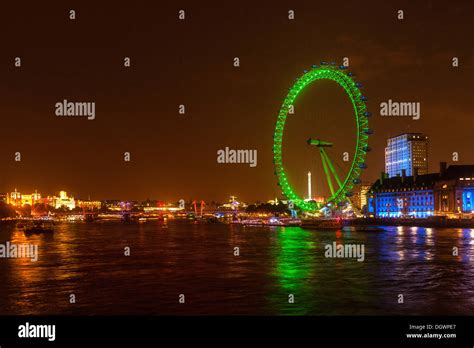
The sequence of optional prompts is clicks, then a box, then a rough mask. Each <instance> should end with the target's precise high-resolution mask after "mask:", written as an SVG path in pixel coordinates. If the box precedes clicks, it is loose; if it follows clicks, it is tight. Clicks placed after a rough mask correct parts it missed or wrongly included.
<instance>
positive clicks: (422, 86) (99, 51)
mask: <svg viewBox="0 0 474 348" xmlns="http://www.w3.org/2000/svg"><path fill="white" fill-rule="evenodd" d="M70 9H74V10H76V13H77V18H76V20H74V21H71V20H69V18H68V14H69V10H70ZM179 9H184V10H185V11H186V20H185V21H179V20H178V19H177V14H178V10H179ZM399 9H402V10H404V15H405V19H404V20H403V21H399V20H397V10H399ZM288 10H294V11H295V20H293V21H290V20H288ZM473 13H474V5H473V2H472V1H416V2H414V1H347V2H344V4H341V2H335V1H321V2H319V1H265V2H257V1H238V2H223V1H220V2H210V1H179V2H176V3H172V2H168V3H167V4H161V2H158V1H128V2H120V3H119V2H117V1H101V2H97V1H69V2H68V1H55V2H50V1H48V2H44V1H41V2H37V3H34V4H31V5H26V4H24V3H21V2H19V3H17V4H15V3H14V2H8V3H5V4H2V10H1V11H0V38H1V40H0V44H1V47H2V49H1V55H0V76H1V78H0V95H1V99H0V100H1V106H0V107H1V109H0V112H1V121H2V122H1V138H0V139H1V143H2V146H1V148H0V170H1V172H0V192H6V191H11V190H13V189H14V188H15V187H17V188H18V190H19V191H22V192H26V193H28V192H32V191H34V189H38V191H39V192H41V193H43V194H53V193H56V192H57V191H59V190H60V189H65V190H68V191H71V192H72V193H73V194H74V195H75V196H76V197H87V196H88V195H90V196H91V197H92V198H96V199H106V198H110V199H112V198H118V199H139V200H141V199H146V198H148V197H150V198H155V199H163V200H171V201H176V200H178V199H180V198H184V199H188V198H196V199H205V200H219V201H223V200H226V199H227V197H228V196H229V195H231V194H235V195H237V196H238V197H239V198H241V199H243V200H246V201H253V200H267V199H270V198H273V197H274V196H275V195H278V196H280V195H279V190H278V186H277V185H276V178H275V177H274V175H273V171H274V170H273V164H272V137H273V131H274V125H275V121H276V117H277V113H278V110H279V107H280V104H281V102H282V100H283V98H284V97H285V95H286V92H287V89H288V88H289V87H291V85H292V84H293V83H294V81H295V78H296V77H298V76H300V75H301V74H302V73H303V70H304V69H308V68H309V67H310V66H311V65H312V64H318V63H319V62H320V61H322V60H326V61H337V62H341V61H342V58H343V57H349V59H350V70H351V71H353V72H355V73H356V74H357V80H358V81H360V82H362V83H363V84H364V89H363V92H364V94H365V95H367V96H368V97H369V102H368V107H369V110H371V111H372V112H373V114H374V116H373V117H372V119H371V124H370V125H371V128H373V129H374V131H375V134H374V135H373V136H372V137H371V138H370V146H371V147H372V148H373V149H374V151H373V152H372V153H370V154H369V156H368V159H367V163H368V165H369V169H368V170H367V171H366V172H365V174H364V177H363V179H364V180H367V181H371V180H373V179H375V178H377V177H378V176H379V173H380V172H381V171H382V170H383V169H384V158H383V156H384V146H385V144H386V138H387V137H388V136H393V135H397V134H398V133H402V132H406V131H412V132H424V133H426V134H427V135H428V136H429V137H430V146H429V166H430V170H431V171H436V170H437V168H438V162H439V161H440V160H446V161H448V163H452V161H451V154H452V152H454V151H456V152H459V156H460V161H459V163H460V164H461V163H463V164H474V153H473V151H472V149H473V147H472V143H473V140H472V130H473V126H474V121H473V116H474V115H473V112H472V110H473V108H474V100H473V99H474V98H473V97H472V91H473V90H474V82H473V81H474V79H473V77H474V70H473V67H474V56H473V45H472V23H473V19H474V14H473ZM17 56H19V57H21V58H22V67H21V68H20V69H18V68H15V67H14V66H13V62H14V57H17ZM125 56H129V57H130V58H131V62H132V66H131V67H130V68H124V67H123V58H124V57H125ZM454 56H456V57H459V61H460V66H459V67H458V68H453V67H452V66H451V59H452V57H454ZM234 57H239V58H240V61H241V66H240V67H239V68H234V67H233V58H234ZM63 99H68V100H69V101H94V102H95V103H96V119H95V120H93V121H88V120H86V119H85V118H60V117H56V116H55V114H54V111H55V109H54V104H55V103H56V102H58V101H62V100H63ZM388 99H392V100H395V101H415V102H420V103H421V119H420V120H418V121H414V120H410V119H408V118H383V117H381V116H380V115H379V105H380V103H381V102H382V101H386V100H388ZM179 104H185V106H186V114H185V115H179V114H178V105H179ZM296 105H297V106H296V114H295V115H293V116H292V119H289V120H288V124H287V131H288V132H287V133H286V134H285V141H286V142H285V144H284V151H285V152H284V156H285V157H284V161H285V164H287V169H288V175H289V177H290V179H291V180H292V182H293V183H294V185H295V186H296V187H297V188H298V190H300V194H304V190H305V189H304V187H305V183H306V172H307V170H308V169H311V170H312V171H313V172H314V173H315V174H313V177H314V180H315V186H316V187H321V185H323V183H322V179H321V177H320V174H321V173H322V172H321V169H320V168H318V167H321V166H320V160H319V157H318V156H317V154H316V153H314V152H311V150H314V149H308V146H307V145H306V144H305V141H306V139H307V138H308V137H309V136H315V137H316V136H319V137H323V138H325V139H328V140H330V141H332V142H334V143H335V144H336V145H335V148H334V149H332V154H331V155H332V156H334V158H335V160H334V161H335V162H337V159H336V158H340V157H341V156H342V155H341V153H342V152H343V151H345V150H346V149H347V151H349V152H351V151H353V150H352V149H353V142H354V133H355V128H354V127H355V123H354V120H353V116H352V114H351V112H350V111H351V110H350V104H349V101H348V98H347V97H346V96H345V95H344V93H343V92H342V90H341V89H340V88H339V87H338V86H337V85H335V84H334V83H331V82H324V81H323V82H321V83H317V84H314V85H312V86H310V88H308V90H306V91H305V92H304V93H303V94H302V95H301V96H300V98H299V99H298V101H297V103H296ZM286 145H288V146H286ZM226 146H228V147H230V148H234V149H256V150H258V165H257V167H256V168H250V167H249V166H248V165H245V164H227V165H223V164H218V163H217V160H216V157H217V156H216V152H217V150H219V149H223V148H225V147H226ZM285 146H286V147H285ZM16 151H20V152H21V154H22V161H21V162H20V163H18V162H14V153H15V152H16ZM125 151H129V152H131V156H132V160H131V162H129V163H126V162H124V161H123V153H124V152H125ZM311 156H313V157H311ZM338 168H340V169H341V170H344V163H341V164H340V165H339V164H338Z"/></svg>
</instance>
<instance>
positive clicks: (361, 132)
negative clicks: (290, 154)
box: [273, 63, 371, 212]
mask: <svg viewBox="0 0 474 348" xmlns="http://www.w3.org/2000/svg"><path fill="white" fill-rule="evenodd" d="M317 80H332V81H334V82H336V83H337V84H338V85H339V86H341V87H342V88H343V89H344V90H345V91H346V93H347V95H348V96H349V99H350V100H351V103H352V106H353V108H354V115H355V118H356V124H357V127H356V133H357V134H356V137H357V140H356V148H355V153H354V158H353V160H352V162H351V167H350V169H349V171H348V173H347V175H346V176H345V178H344V179H343V180H342V185H341V186H340V187H339V189H338V190H337V191H336V192H334V193H333V194H332V195H331V197H329V198H328V199H327V201H326V202H324V203H317V202H314V201H305V200H304V199H303V198H301V197H300V196H299V195H298V194H297V193H296V192H295V190H293V188H292V186H291V185H290V183H289V182H288V178H287V175H286V173H285V169H284V166H283V158H282V146H283V145H282V141H283V132H284V129H285V122H286V117H287V115H288V111H289V108H290V106H291V105H293V103H294V101H295V99H296V98H297V97H298V95H299V93H300V92H301V91H302V90H303V89H304V88H306V87H307V86H308V85H309V84H310V83H312V82H314V81H317ZM359 87H360V84H358V83H356V82H355V81H354V80H353V76H352V74H351V73H348V72H347V71H346V70H345V67H343V66H339V67H338V66H336V65H335V64H334V63H331V64H330V65H321V66H316V65H313V67H312V69H311V70H310V71H307V72H306V71H305V73H304V74H303V76H301V77H300V78H298V79H297V81H296V83H295V84H294V85H293V87H291V89H290V90H289V92H288V95H287V96H286V98H285V100H284V101H283V105H282V106H281V108H280V111H279V113H278V119H277V122H276V127H275V133H274V136H273V163H274V165H275V174H276V176H277V178H278V185H279V186H280V187H281V189H282V193H283V195H284V196H285V197H286V198H287V199H288V200H289V201H291V202H293V203H294V205H295V206H297V207H298V208H300V209H301V210H302V211H305V212H315V211H318V210H320V209H321V208H322V207H324V206H327V205H333V206H337V205H339V204H340V203H342V202H344V201H346V200H347V199H348V197H350V196H351V195H352V188H353V186H354V185H355V184H357V183H359V182H360V179H359V177H360V174H361V171H362V170H363V169H365V168H367V166H366V164H365V156H366V154H367V152H368V151H369V150H370V148H369V147H368V138H369V134H371V130H370V129H369V128H368V126H369V122H368V117H369V116H370V113H369V112H367V106H366V104H365V101H366V100H367V98H366V97H364V96H363V95H362V93H361V92H360V89H359Z"/></svg>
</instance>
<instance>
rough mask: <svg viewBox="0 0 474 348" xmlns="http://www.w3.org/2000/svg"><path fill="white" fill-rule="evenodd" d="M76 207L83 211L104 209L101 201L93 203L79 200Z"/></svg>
mask: <svg viewBox="0 0 474 348" xmlns="http://www.w3.org/2000/svg"><path fill="white" fill-rule="evenodd" d="M76 206H78V207H79V208H83V209H88V210H94V209H100V208H101V207H102V203H101V202H100V201H91V200H90V199H89V200H87V201H82V200H77V201H76Z"/></svg>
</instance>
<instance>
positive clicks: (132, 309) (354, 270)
mask: <svg viewBox="0 0 474 348" xmlns="http://www.w3.org/2000/svg"><path fill="white" fill-rule="evenodd" d="M0 228H1V230H0V242H1V243H5V242H6V241H9V242H11V243H17V244H20V243H28V244H36V245H38V252H39V257H38V261H36V262H32V261H31V260H30V259H26V258H23V259H0V281H1V284H2V285H1V287H0V313H1V314H2V315H9V314H11V315H25V314H28V315H54V314H63V315H68V314H70V315H108V314H111V315H121V314H132V315H135V314H137V315H138V314H152V315H174V314H176V315H242V314H243V315H388V314H395V315H398V314H400V315H401V314H403V315H434V314H444V315H445V314H465V315H470V314H472V313H474V268H473V267H472V265H473V262H474V230H472V229H441V228H439V229H438V228H436V229H435V228H421V227H383V229H384V231H378V232H375V231H371V232H367V231H365V232H363V231H355V230H345V229H343V230H339V231H317V230H306V229H303V228H300V227H244V226H241V225H225V224H197V223H193V222H187V221H183V222H179V221H171V222H169V223H158V222H146V223H120V222H98V223H91V224H87V223H70V224H68V223H63V224H58V225H56V226H55V232H54V233H53V234H49V235H48V234H43V235H25V233H24V232H23V231H22V230H20V229H17V228H16V227H14V226H0ZM333 242H336V243H338V244H359V245H363V246H364V251H365V257H364V261H363V262H358V261H357V260H356V259H354V258H327V257H325V245H327V244H332V243H333ZM127 247H129V248H130V256H125V255H124V250H125V248H127ZM236 247H238V248H239V253H240V255H239V256H235V255H234V252H235V249H234V248H236ZM454 247H456V248H458V255H453V248H454ZM71 294H73V295H74V297H75V303H70V299H71ZM180 294H183V295H184V298H185V303H180V302H179V295H180ZM400 294H401V295H403V303H398V302H399V298H400V297H399V295H400ZM289 296H292V297H294V303H289Z"/></svg>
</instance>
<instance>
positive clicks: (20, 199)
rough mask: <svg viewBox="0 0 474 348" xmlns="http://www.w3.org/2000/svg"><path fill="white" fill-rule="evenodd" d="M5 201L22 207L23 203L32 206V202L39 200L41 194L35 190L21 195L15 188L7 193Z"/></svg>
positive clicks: (38, 201)
mask: <svg viewBox="0 0 474 348" xmlns="http://www.w3.org/2000/svg"><path fill="white" fill-rule="evenodd" d="M6 202H7V203H8V204H11V205H13V206H15V207H22V206H24V205H30V206H33V205H34V204H36V203H40V202H41V194H39V193H38V191H35V192H34V193H32V194H24V195H22V194H21V193H20V192H18V191H17V190H16V189H15V191H14V192H11V193H10V194H7V197H6Z"/></svg>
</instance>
